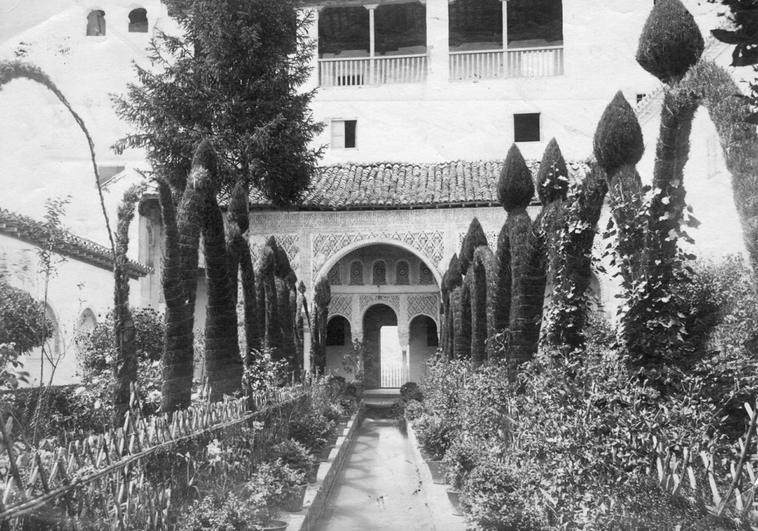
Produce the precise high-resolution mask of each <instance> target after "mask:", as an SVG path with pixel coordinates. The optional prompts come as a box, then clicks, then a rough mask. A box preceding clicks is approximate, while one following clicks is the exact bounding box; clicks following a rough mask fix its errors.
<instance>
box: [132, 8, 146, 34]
mask: <svg viewBox="0 0 758 531" xmlns="http://www.w3.org/2000/svg"><path fill="white" fill-rule="evenodd" d="M147 26H148V24H147V9H145V8H142V7H139V8H137V9H133V10H132V11H131V13H129V33H147Z"/></svg>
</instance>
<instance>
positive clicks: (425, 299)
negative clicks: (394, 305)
mask: <svg viewBox="0 0 758 531" xmlns="http://www.w3.org/2000/svg"><path fill="white" fill-rule="evenodd" d="M417 315H426V316H427V317H431V318H432V319H434V321H435V322H437V319H438V315H439V297H438V296H437V295H431V294H425V295H409V296H408V319H409V320H410V319H413V318H414V317H416V316H417Z"/></svg>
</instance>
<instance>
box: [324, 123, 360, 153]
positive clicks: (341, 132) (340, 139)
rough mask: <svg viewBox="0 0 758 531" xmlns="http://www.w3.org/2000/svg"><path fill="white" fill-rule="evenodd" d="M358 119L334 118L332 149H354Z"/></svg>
mask: <svg viewBox="0 0 758 531" xmlns="http://www.w3.org/2000/svg"><path fill="white" fill-rule="evenodd" d="M357 125H358V120H332V144H331V145H332V149H354V148H355V147H356V129H357Z"/></svg>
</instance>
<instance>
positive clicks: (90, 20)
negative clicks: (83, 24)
mask: <svg viewBox="0 0 758 531" xmlns="http://www.w3.org/2000/svg"><path fill="white" fill-rule="evenodd" d="M101 35H105V11H102V10H100V9H95V10H93V11H90V14H89V15H87V36H88V37H98V36H101Z"/></svg>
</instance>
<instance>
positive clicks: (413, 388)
mask: <svg viewBox="0 0 758 531" xmlns="http://www.w3.org/2000/svg"><path fill="white" fill-rule="evenodd" d="M400 398H402V399H403V400H404V401H406V402H407V401H409V400H418V401H419V402H423V400H424V393H422V392H421V388H420V387H419V386H418V384H417V383H416V382H406V383H404V384H403V385H401V386H400Z"/></svg>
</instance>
